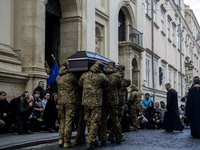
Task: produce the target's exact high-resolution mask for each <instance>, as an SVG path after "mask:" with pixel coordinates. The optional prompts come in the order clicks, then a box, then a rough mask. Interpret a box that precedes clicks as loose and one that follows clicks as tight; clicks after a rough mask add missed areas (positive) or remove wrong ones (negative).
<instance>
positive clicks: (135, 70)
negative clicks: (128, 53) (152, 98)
mask: <svg viewBox="0 0 200 150" xmlns="http://www.w3.org/2000/svg"><path fill="white" fill-rule="evenodd" d="M139 77H140V70H139V66H138V62H137V60H136V58H133V60H132V83H133V84H135V85H137V86H138V87H139Z"/></svg>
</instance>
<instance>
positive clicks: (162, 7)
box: [160, 4, 167, 13]
mask: <svg viewBox="0 0 200 150" xmlns="http://www.w3.org/2000/svg"><path fill="white" fill-rule="evenodd" d="M160 8H161V10H162V11H163V12H164V13H166V12H167V10H166V9H165V7H164V4H162V5H160Z"/></svg>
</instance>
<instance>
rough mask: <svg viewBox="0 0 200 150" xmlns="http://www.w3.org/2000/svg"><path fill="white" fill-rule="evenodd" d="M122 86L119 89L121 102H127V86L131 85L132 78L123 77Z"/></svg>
mask: <svg viewBox="0 0 200 150" xmlns="http://www.w3.org/2000/svg"><path fill="white" fill-rule="evenodd" d="M121 85H122V87H121V88H120V89H119V102H120V103H125V96H126V88H127V87H129V86H130V85H131V80H130V79H125V78H121Z"/></svg>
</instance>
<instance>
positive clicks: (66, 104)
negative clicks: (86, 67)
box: [56, 61, 78, 148]
mask: <svg viewBox="0 0 200 150" xmlns="http://www.w3.org/2000/svg"><path fill="white" fill-rule="evenodd" d="M60 66H61V67H60V71H59V76H58V77H57V79H56V82H57V85H58V113H59V117H60V127H59V146H60V147H64V148H68V147H73V146H74V144H73V143H71V141H70V138H71V134H72V124H73V121H74V116H75V112H76V96H75V87H76V85H77V82H78V81H77V78H76V75H75V74H74V73H70V72H68V68H69V66H68V63H67V61H63V62H62V63H61V65H60Z"/></svg>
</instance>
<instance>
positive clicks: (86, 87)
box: [79, 61, 110, 149]
mask: <svg viewBox="0 0 200 150" xmlns="http://www.w3.org/2000/svg"><path fill="white" fill-rule="evenodd" d="M103 67H104V65H103V63H102V62H100V61H96V63H95V64H94V65H93V66H92V67H91V68H90V70H89V71H88V72H86V73H83V74H82V75H81V78H80V80H79V85H80V86H82V87H83V96H82V105H84V109H85V117H84V119H85V120H86V121H87V126H88V139H87V149H94V148H95V145H96V136H97V132H98V126H99V123H100V120H101V106H102V93H103V88H107V87H108V86H109V84H110V81H109V79H108V78H107V77H106V76H105V75H104V74H103V73H101V72H102V70H103Z"/></svg>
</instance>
